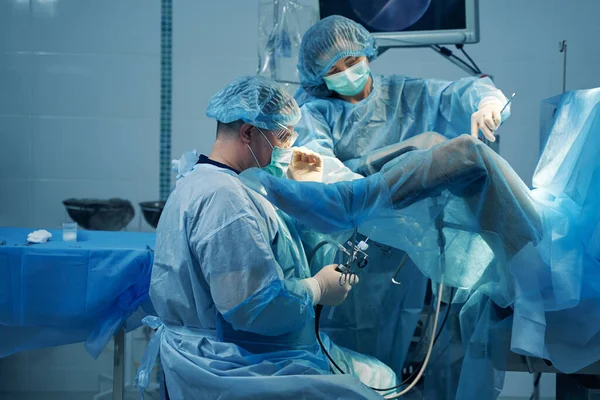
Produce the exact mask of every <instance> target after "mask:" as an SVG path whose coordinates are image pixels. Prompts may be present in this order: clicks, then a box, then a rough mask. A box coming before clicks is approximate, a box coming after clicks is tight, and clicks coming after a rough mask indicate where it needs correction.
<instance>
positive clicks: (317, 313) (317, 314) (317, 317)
mask: <svg viewBox="0 0 600 400" xmlns="http://www.w3.org/2000/svg"><path fill="white" fill-rule="evenodd" d="M326 244H328V242H327V241H322V242H320V243H319V244H317V245H316V246H315V248H314V249H313V250H312V251H311V253H310V255H309V257H308V261H309V264H310V262H311V261H312V258H313V257H314V256H315V254H316V253H317V251H318V250H319V249H320V248H321V247H323V246H324V245H326ZM453 297H454V288H451V289H450V300H449V303H448V306H447V308H446V313H445V315H444V319H443V320H442V324H441V325H440V328H439V330H438V331H437V333H436V335H435V338H434V339H433V346H435V344H436V342H437V341H438V339H439V337H440V335H441V333H442V330H443V329H444V326H445V325H446V321H447V320H448V316H449V315H450V308H451V305H452V298H453ZM322 311H323V305H321V304H317V306H316V307H315V334H316V336H317V342H318V343H319V346H320V347H321V351H323V353H324V354H325V356H326V357H327V359H328V360H329V362H331V364H332V365H333V366H334V367H335V368H336V369H337V370H338V371H339V372H340V373H341V374H342V375H346V372H344V370H342V369H341V368H340V366H339V365H337V363H336V362H335V361H334V360H333V358H332V357H331V355H329V352H328V351H327V350H326V349H325V346H324V345H323V342H322V341H321V335H320V334H319V331H320V330H319V321H320V319H321V313H322ZM433 346H432V347H433ZM424 362H425V360H423V361H422V362H421V363H420V364H419V367H418V368H416V369H415V371H413V373H412V374H411V375H410V376H409V377H408V378H406V379H405V380H403V381H402V382H401V383H400V384H398V385H396V386H393V387H390V388H385V389H379V388H374V387H371V386H369V388H370V389H372V390H375V391H377V392H389V391H391V390H395V389H399V388H401V387H402V386H404V385H406V384H407V383H408V382H409V381H410V380H412V379H413V378H414V376H415V374H416V373H417V371H419V370H420V369H421V368H422V367H423V364H424Z"/></svg>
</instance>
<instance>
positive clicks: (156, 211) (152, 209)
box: [140, 201, 165, 228]
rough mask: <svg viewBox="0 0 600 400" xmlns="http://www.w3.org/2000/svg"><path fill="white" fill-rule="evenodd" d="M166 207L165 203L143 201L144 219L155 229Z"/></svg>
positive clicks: (141, 206)
mask: <svg viewBox="0 0 600 400" xmlns="http://www.w3.org/2000/svg"><path fill="white" fill-rule="evenodd" d="M164 207H165V202H164V201H143V202H141V203H140V208H141V210H142V214H143V215H144V219H145V220H146V222H147V223H148V224H149V225H150V226H151V227H153V228H156V226H157V225H158V220H159V219H160V215H161V214H162V210H163V208H164Z"/></svg>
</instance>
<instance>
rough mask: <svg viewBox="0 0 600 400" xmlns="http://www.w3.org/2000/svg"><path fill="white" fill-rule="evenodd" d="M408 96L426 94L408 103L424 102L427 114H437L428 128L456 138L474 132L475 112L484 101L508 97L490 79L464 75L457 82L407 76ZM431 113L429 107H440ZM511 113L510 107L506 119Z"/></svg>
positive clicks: (431, 110)
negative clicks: (472, 123)
mask: <svg viewBox="0 0 600 400" xmlns="http://www.w3.org/2000/svg"><path fill="white" fill-rule="evenodd" d="M403 93H404V96H408V97H412V96H422V98H421V99H416V98H413V99H410V98H407V99H405V100H406V101H407V103H408V104H419V103H420V104H423V105H424V110H423V111H424V115H436V116H437V117H436V118H435V119H433V120H432V121H431V122H433V124H431V126H430V127H429V129H428V130H431V131H435V132H439V133H441V134H443V135H444V136H446V137H448V138H454V137H456V136H459V135H461V134H463V133H468V132H470V128H471V115H472V114H473V113H474V112H476V111H477V109H478V107H479V103H480V102H481V100H483V99H484V98H487V97H494V98H497V99H499V100H500V101H501V102H503V103H505V102H506V101H507V99H506V97H505V96H504V94H502V92H501V91H500V90H499V89H498V88H496V86H494V83H493V82H492V81H491V79H490V78H487V77H486V78H476V77H469V78H462V79H459V80H457V81H454V82H452V81H443V80H439V79H407V80H406V82H405V87H404V90H403ZM436 106H437V108H438V109H437V112H436V110H435V109H430V110H429V112H427V108H430V107H436ZM509 115H510V106H508V107H506V109H505V110H504V112H503V113H502V120H503V121H504V120H505V119H506V118H508V117H509Z"/></svg>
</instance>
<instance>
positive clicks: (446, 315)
mask: <svg viewBox="0 0 600 400" xmlns="http://www.w3.org/2000/svg"><path fill="white" fill-rule="evenodd" d="M453 297H454V288H450V300H449V303H448V306H447V307H446V314H445V315H444V319H443V320H442V324H441V325H440V329H439V330H438V331H437V334H436V335H435V338H434V339H433V345H434V346H435V344H436V343H437V341H438V339H439V338H440V335H441V334H442V330H443V329H444V325H446V321H447V320H448V316H449V315H450V308H451V306H452V298H453ZM424 362H425V360H423V361H421V362H420V363H419V365H418V366H417V368H415V370H414V371H413V373H412V374H410V375H409V377H408V378H406V379H405V380H403V381H402V383H401V384H400V386H404V385H406V384H407V383H408V382H410V381H411V380H412V379H413V378H414V377H415V376H416V375H417V374H418V371H419V370H420V369H421V367H423V363H424Z"/></svg>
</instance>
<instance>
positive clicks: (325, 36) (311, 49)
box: [298, 15, 377, 96]
mask: <svg viewBox="0 0 600 400" xmlns="http://www.w3.org/2000/svg"><path fill="white" fill-rule="evenodd" d="M359 56H365V57H367V59H368V60H369V61H372V60H374V59H375V58H377V44H376V43H375V38H374V37H373V35H371V33H369V31H367V30H366V29H365V28H364V27H363V26H362V25H360V24H357V23H356V22H354V21H352V20H350V19H348V18H345V17H341V16H339V15H332V16H330V17H327V18H324V19H322V20H321V21H319V22H317V23H316V24H314V25H313V26H312V27H311V28H310V29H309V30H308V31H307V32H306V33H305V34H304V36H303V37H302V43H301V44H300V54H299V56H298V72H299V75H300V84H301V85H302V88H303V89H304V90H305V91H307V92H308V93H310V94H312V95H315V96H328V95H330V94H331V91H330V90H329V89H328V88H327V86H326V85H325V81H324V80H323V77H324V76H325V75H326V74H327V72H328V71H329V70H330V69H331V67H332V66H333V64H335V63H336V62H337V61H338V60H340V59H342V58H344V57H359Z"/></svg>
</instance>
